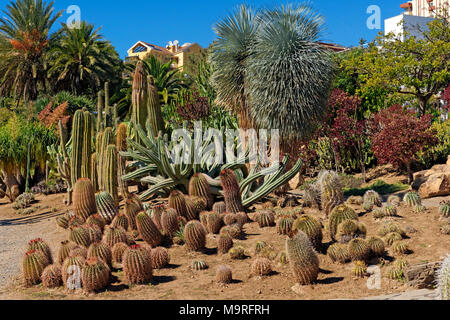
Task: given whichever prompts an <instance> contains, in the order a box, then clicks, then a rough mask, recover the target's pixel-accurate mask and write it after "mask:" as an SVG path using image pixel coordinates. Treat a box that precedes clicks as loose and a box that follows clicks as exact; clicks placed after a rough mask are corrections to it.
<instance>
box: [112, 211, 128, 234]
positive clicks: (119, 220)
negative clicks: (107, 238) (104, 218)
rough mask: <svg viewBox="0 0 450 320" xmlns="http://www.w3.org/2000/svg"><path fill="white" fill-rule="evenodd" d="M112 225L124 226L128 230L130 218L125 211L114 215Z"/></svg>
mask: <svg viewBox="0 0 450 320" xmlns="http://www.w3.org/2000/svg"><path fill="white" fill-rule="evenodd" d="M111 226H113V227H122V228H124V229H125V230H128V218H127V217H126V216H125V215H124V214H123V213H119V214H118V215H117V216H115V217H114V219H113V221H112V222H111Z"/></svg>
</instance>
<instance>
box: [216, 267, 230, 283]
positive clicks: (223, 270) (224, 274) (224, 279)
mask: <svg viewBox="0 0 450 320" xmlns="http://www.w3.org/2000/svg"><path fill="white" fill-rule="evenodd" d="M216 281H217V282H218V283H220V284H229V283H231V282H232V281H233V272H232V271H231V268H230V267H229V266H225V265H222V266H219V267H217V269H216Z"/></svg>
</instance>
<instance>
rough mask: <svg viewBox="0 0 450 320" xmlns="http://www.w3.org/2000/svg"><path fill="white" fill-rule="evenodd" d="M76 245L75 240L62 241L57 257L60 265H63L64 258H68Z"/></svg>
mask: <svg viewBox="0 0 450 320" xmlns="http://www.w3.org/2000/svg"><path fill="white" fill-rule="evenodd" d="M74 247H76V244H75V243H74V242H70V241H67V240H66V241H63V242H61V245H60V247H59V250H58V255H57V257H56V261H57V262H58V264H59V265H62V264H63V262H64V260H66V258H67V257H68V256H69V254H70V251H71V250H72V249H73V248H74Z"/></svg>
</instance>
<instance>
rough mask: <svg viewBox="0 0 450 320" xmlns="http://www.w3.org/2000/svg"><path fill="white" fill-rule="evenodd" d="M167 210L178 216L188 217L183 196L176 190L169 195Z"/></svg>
mask: <svg viewBox="0 0 450 320" xmlns="http://www.w3.org/2000/svg"><path fill="white" fill-rule="evenodd" d="M169 208H172V209H174V210H176V211H177V213H178V215H179V216H182V217H185V218H187V217H188V208H187V205H186V198H185V196H184V194H183V193H182V192H180V191H178V190H174V191H172V192H171V193H170V195H169Z"/></svg>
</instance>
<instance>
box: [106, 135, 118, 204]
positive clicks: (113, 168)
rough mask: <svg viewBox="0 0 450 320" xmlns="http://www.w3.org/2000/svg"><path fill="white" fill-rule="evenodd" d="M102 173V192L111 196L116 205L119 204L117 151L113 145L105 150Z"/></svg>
mask: <svg viewBox="0 0 450 320" xmlns="http://www.w3.org/2000/svg"><path fill="white" fill-rule="evenodd" d="M104 157H105V158H104V161H103V165H104V171H103V179H104V190H105V191H107V192H109V194H111V195H112V197H113V198H114V200H115V201H116V204H118V203H119V193H118V186H119V182H118V181H117V179H118V174H117V162H118V161H117V157H118V154H117V150H116V146H115V145H114V144H111V145H109V146H108V147H107V148H106V154H105V155H104Z"/></svg>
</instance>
